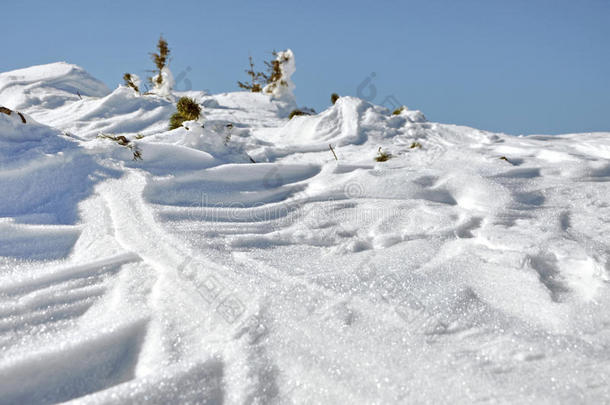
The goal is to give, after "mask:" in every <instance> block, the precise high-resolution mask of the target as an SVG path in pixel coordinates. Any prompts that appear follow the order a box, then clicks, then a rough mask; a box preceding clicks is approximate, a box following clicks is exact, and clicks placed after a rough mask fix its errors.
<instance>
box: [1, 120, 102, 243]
mask: <svg viewBox="0 0 610 405" xmlns="http://www.w3.org/2000/svg"><path fill="white" fill-rule="evenodd" d="M13 116H15V117H13ZM26 120H27V123H26V124H23V123H22V122H21V119H20V118H19V117H18V116H17V115H16V114H12V115H11V116H7V115H5V114H0V195H1V196H2V198H0V218H2V217H12V218H13V219H14V220H16V221H18V222H25V223H45V224H50V223H53V224H69V223H74V222H75V221H76V219H77V217H78V214H77V204H78V202H79V201H80V199H81V198H83V197H85V196H86V195H88V193H89V192H90V191H91V188H92V185H93V184H94V183H95V182H96V181H97V180H99V179H100V176H101V177H103V176H104V174H102V171H100V169H101V167H99V166H98V165H97V163H95V161H94V159H93V158H92V157H91V156H89V155H88V154H86V153H84V151H83V149H82V148H81V147H80V146H79V145H78V143H77V142H76V141H75V140H73V139H70V138H67V137H65V136H63V135H62V133H61V132H60V131H59V130H57V129H54V128H50V127H48V126H45V125H42V124H39V123H37V122H35V121H34V120H32V118H30V117H29V116H26ZM95 172H98V173H97V174H96V175H93V174H94V173H95ZM104 172H105V173H106V175H107V174H108V173H109V171H108V170H104ZM5 242H6V240H5ZM22 243H23V241H22Z"/></svg>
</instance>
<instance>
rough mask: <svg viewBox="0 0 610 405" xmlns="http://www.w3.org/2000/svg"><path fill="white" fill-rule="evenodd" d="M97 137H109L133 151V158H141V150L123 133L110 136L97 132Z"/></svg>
mask: <svg viewBox="0 0 610 405" xmlns="http://www.w3.org/2000/svg"><path fill="white" fill-rule="evenodd" d="M97 137H98V138H102V139H110V140H111V141H114V142H116V143H118V144H119V145H121V146H125V147H126V148H129V149H131V152H132V153H133V160H138V159H139V160H143V159H142V152H140V150H139V149H138V147H137V146H135V145H134V144H133V143H131V141H130V140H129V139H127V138H125V137H124V136H123V135H119V136H112V135H107V134H99V135H98V136H97Z"/></svg>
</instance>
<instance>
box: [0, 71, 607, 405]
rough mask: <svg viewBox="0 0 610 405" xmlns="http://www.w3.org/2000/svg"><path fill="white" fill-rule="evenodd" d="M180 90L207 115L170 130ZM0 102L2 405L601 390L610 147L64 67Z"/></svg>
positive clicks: (12, 79)
mask: <svg viewBox="0 0 610 405" xmlns="http://www.w3.org/2000/svg"><path fill="white" fill-rule="evenodd" d="M288 76H290V75H289V74H288ZM77 91H78V92H79V93H80V94H81V96H80V97H79V96H78V94H76V92H77ZM181 96H189V97H192V98H194V99H195V100H196V101H197V102H199V103H200V104H201V105H202V113H203V119H202V120H200V122H199V121H189V122H186V123H185V124H184V126H183V127H182V128H178V129H175V130H172V131H169V130H168V129H167V126H168V121H169V116H170V115H171V114H172V113H173V112H174V111H175V104H174V103H175V101H176V100H177V99H178V98H179V97H181ZM0 105H4V106H6V107H8V108H11V109H14V110H16V111H20V112H22V113H24V117H25V118H26V121H27V122H26V123H25V124H24V123H22V121H21V119H20V118H19V116H18V115H17V114H11V116H8V115H6V114H2V113H0V351H1V353H2V355H1V356H0V403H1V404H4V403H7V404H13V403H55V402H61V401H73V402H74V403H88V404H114V403H117V404H118V403H144V402H146V403H160V404H161V403H229V404H241V403H278V404H285V403H379V404H382V403H383V404H386V403H473V402H478V401H480V402H489V403H605V402H607V401H608V398H609V397H610V388H609V387H610V384H609V383H610V378H609V377H610V352H609V351H608V347H609V344H610V327H609V325H610V311H609V309H610V293H609V285H610V284H609V282H610V247H609V244H608V232H609V228H610V226H609V225H608V218H610V205H609V204H608V196H609V195H610V133H588V134H566V135H559V136H545V135H531V136H520V137H514V136H509V135H505V134H495V133H490V132H485V131H480V130H476V129H473V128H468V127H462V126H455V125H448V124H441V123H435V122H429V121H427V120H426V118H425V116H424V115H423V113H422V112H420V111H417V110H403V111H402V112H400V114H398V115H392V114H391V111H388V110H387V109H385V108H383V107H380V106H376V105H373V104H371V103H368V102H366V101H364V100H361V99H357V98H353V97H341V98H340V99H339V100H338V101H337V102H336V104H335V105H332V106H329V107H328V109H326V110H325V111H322V112H320V113H319V114H316V115H312V116H298V117H295V118H293V119H292V120H288V119H287V118H286V115H287V110H288V109H289V108H290V106H291V104H290V103H289V102H287V101H286V100H280V99H277V97H275V96H273V95H268V94H260V93H259V94H256V93H246V92H237V93H224V94H206V93H205V92H201V91H189V92H172V93H169V97H161V96H160V95H158V94H151V95H139V94H137V93H136V92H134V91H133V90H131V89H129V88H127V87H125V86H119V87H118V88H116V89H115V90H114V91H110V90H108V89H106V88H105V86H103V85H102V84H101V83H100V82H99V81H97V80H96V79H94V78H92V77H91V76H90V75H88V74H87V73H86V72H85V71H84V70H83V69H81V68H79V67H77V66H74V65H69V64H66V63H55V64H49V65H44V66H35V67H31V68H27V69H20V70H18V71H13V72H6V73H2V74H0ZM228 124H231V125H228ZM100 133H104V134H107V135H113V136H119V135H122V136H125V137H126V139H127V140H129V142H130V143H129V145H131V146H132V148H136V149H137V150H139V151H140V152H141V154H142V159H143V160H133V149H129V148H128V147H126V146H122V145H120V144H118V143H117V142H114V141H112V140H108V139H102V138H98V137H97V135H98V134H100ZM138 135H139V136H138ZM415 142H418V143H419V144H421V148H420V147H416V146H414V143H415ZM329 144H330V145H331V146H332V147H333V149H334V150H335V153H336V155H337V158H338V160H335V158H334V156H333V154H332V153H331V151H330V149H329ZM380 147H381V148H382V149H383V150H384V151H387V152H389V153H391V154H392V156H393V157H392V158H391V159H389V160H388V161H386V162H377V161H375V160H374V158H375V156H376V155H377V150H378V149H379V148H380ZM501 158H504V159H501ZM251 159H252V160H254V161H255V162H257V163H251Z"/></svg>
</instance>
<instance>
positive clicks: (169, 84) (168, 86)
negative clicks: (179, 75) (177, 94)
mask: <svg viewBox="0 0 610 405" xmlns="http://www.w3.org/2000/svg"><path fill="white" fill-rule="evenodd" d="M157 49H158V51H159V53H152V54H151V55H150V56H151V58H152V60H153V62H154V63H155V66H156V67H157V70H155V71H154V72H156V75H155V76H153V77H150V78H149V79H148V80H149V81H150V83H151V84H152V86H153V89H152V92H153V93H155V94H158V95H160V96H163V97H167V96H169V95H170V94H171V91H172V89H173V88H174V76H173V75H172V72H171V71H170V70H169V67H168V66H167V65H168V62H169V61H168V57H169V54H170V50H169V46H168V44H167V41H166V40H165V39H164V38H163V37H160V38H159V42H158V43H157Z"/></svg>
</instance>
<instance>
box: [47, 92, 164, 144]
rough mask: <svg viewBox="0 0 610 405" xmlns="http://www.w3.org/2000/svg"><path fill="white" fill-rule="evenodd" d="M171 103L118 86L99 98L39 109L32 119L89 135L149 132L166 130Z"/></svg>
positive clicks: (81, 134)
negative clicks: (49, 108)
mask: <svg viewBox="0 0 610 405" xmlns="http://www.w3.org/2000/svg"><path fill="white" fill-rule="evenodd" d="M175 111H176V107H175V106H174V105H173V104H172V102H170V101H168V100H166V99H164V98H161V97H158V96H153V95H150V96H141V95H139V94H138V93H136V92H135V91H133V90H132V89H131V88H129V87H126V86H119V87H118V88H116V89H115V90H114V91H113V92H111V93H110V94H108V95H105V96H104V97H102V98H91V99H86V100H79V101H77V102H74V103H71V104H67V105H64V106H62V107H60V108H56V109H54V110H49V111H46V112H40V113H38V114H37V115H36V118H37V119H39V120H40V121H41V122H44V123H45V124H48V125H51V126H54V127H57V128H61V129H63V130H65V131H69V132H73V133H75V134H78V135H79V136H83V137H86V138H92V137H95V136H97V135H98V134H99V133H100V132H104V133H112V134H125V133H139V132H143V133H152V132H159V131H163V130H165V129H167V125H168V121H169V117H170V115H171V114H172V113H173V112H175Z"/></svg>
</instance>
